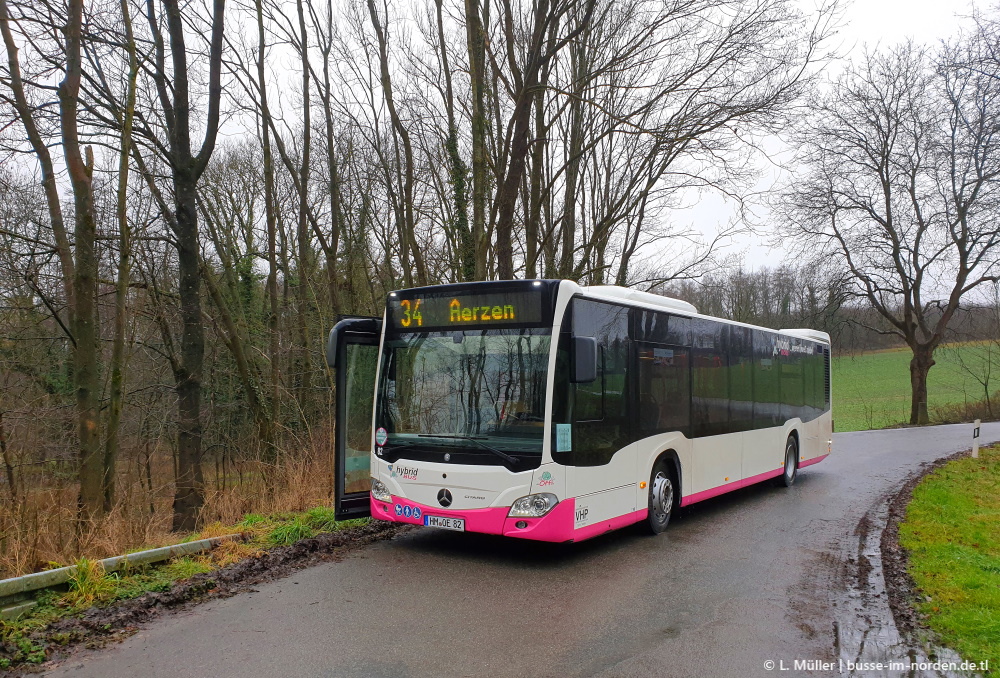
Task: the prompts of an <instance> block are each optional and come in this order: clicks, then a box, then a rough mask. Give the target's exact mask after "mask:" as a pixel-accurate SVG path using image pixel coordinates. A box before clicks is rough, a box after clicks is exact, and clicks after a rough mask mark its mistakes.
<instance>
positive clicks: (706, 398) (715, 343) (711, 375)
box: [691, 319, 729, 438]
mask: <svg viewBox="0 0 1000 678" xmlns="http://www.w3.org/2000/svg"><path fill="white" fill-rule="evenodd" d="M728 329H729V326H728V325H726V324H725V323H719V322H714V321H712V320H702V319H695V320H692V322H691V343H692V350H691V363H692V370H691V372H692V375H691V379H692V382H691V385H692V388H691V428H692V435H693V437H695V438H698V437H701V436H713V435H719V434H720V433H728V432H729V376H728V371H729V353H728V351H727V349H726V344H727V343H728V342H727V339H728V337H729V332H728Z"/></svg>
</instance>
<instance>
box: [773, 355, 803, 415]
mask: <svg viewBox="0 0 1000 678" xmlns="http://www.w3.org/2000/svg"><path fill="white" fill-rule="evenodd" d="M779 345H780V347H781V348H780V350H779V351H778V353H779V357H780V358H781V405H782V407H781V418H782V419H783V420H784V421H788V420H789V419H794V418H795V417H801V416H802V406H803V405H804V404H805V358H804V356H803V355H802V353H800V352H799V349H800V348H801V342H800V340H798V339H788V338H785V337H781V339H780V342H779ZM786 346H787V348H785V347H786Z"/></svg>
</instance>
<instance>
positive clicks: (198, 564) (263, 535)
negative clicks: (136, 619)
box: [0, 507, 369, 669]
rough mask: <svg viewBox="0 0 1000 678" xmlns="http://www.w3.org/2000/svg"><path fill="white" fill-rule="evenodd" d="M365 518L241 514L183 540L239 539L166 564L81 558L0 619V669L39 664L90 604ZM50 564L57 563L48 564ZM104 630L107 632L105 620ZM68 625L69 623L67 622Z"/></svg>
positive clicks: (323, 513)
mask: <svg viewBox="0 0 1000 678" xmlns="http://www.w3.org/2000/svg"><path fill="white" fill-rule="evenodd" d="M368 522H369V520H368V519H360V520H345V521H340V522H338V521H336V520H335V519H334V513H333V509H330V508H326V507H317V508H314V509H310V510H309V511H305V512H303V513H278V514H273V515H267V516H265V515H260V514H247V515H246V516H244V518H243V520H242V521H241V522H240V523H238V524H236V525H222V524H221V523H215V524H212V525H208V526H206V527H205V529H203V530H202V531H201V532H199V533H197V534H193V535H190V537H189V539H203V538H207V537H213V536H220V535H226V534H234V533H243V534H244V536H245V537H246V539H245V540H243V541H232V542H225V543H223V544H221V545H219V546H218V547H216V548H215V549H213V550H212V551H209V552H207V553H204V554H200V555H195V556H185V557H183V558H176V559H174V560H171V561H168V562H166V563H162V564H157V565H150V566H139V567H132V568H127V569H124V570H119V571H116V572H111V573H107V572H104V570H103V568H102V567H101V564H100V561H98V560H88V559H86V558H82V559H80V560H79V561H77V563H76V567H77V571H76V573H75V574H74V576H73V577H72V578H71V579H70V582H69V587H68V590H65V591H56V590H44V591H41V592H40V593H39V594H38V595H37V596H36V600H37V602H38V605H37V606H36V607H34V608H32V610H31V611H30V612H29V613H28V614H26V615H24V616H22V617H20V618H18V619H16V620H13V621H0V669H8V668H11V667H15V666H18V665H23V664H40V663H42V662H44V661H45V660H46V659H48V658H49V656H50V655H51V653H52V651H53V650H55V649H57V648H58V647H59V646H61V645H66V644H69V643H71V642H73V641H75V640H78V638H75V637H74V634H73V633H60V632H59V631H53V629H54V628H56V627H58V626H59V625H60V624H61V623H63V624H64V625H65V622H67V621H68V620H70V619H73V618H76V619H82V618H84V617H85V616H88V615H89V616H90V617H93V616H95V615H94V614H93V613H94V610H95V608H97V609H99V608H106V607H109V606H112V605H114V604H115V603H119V602H121V601H127V600H131V599H134V598H138V597H140V596H142V595H144V594H147V593H160V592H166V591H169V590H171V589H172V588H173V587H174V585H175V584H177V583H178V582H183V581H186V580H188V579H191V578H192V577H195V576H196V575H200V574H207V573H212V572H213V571H216V570H219V569H221V568H226V567H228V566H231V565H235V564H237V563H239V562H241V561H243V560H246V559H251V558H259V557H261V556H263V555H264V554H265V553H266V552H267V550H268V549H273V548H274V547H279V546H286V545H290V544H294V543H296V542H299V541H300V540H303V539H309V538H311V537H315V536H316V535H319V534H323V533H335V532H340V531H343V530H346V529H348V528H353V527H360V526H362V525H365V524H367V523H368ZM52 565H53V567H58V566H61V565H60V564H59V563H52ZM106 626H107V628H106V629H104V630H106V631H109V632H110V631H112V630H113V629H112V628H111V624H107V625H106ZM67 627H72V624H69V625H67Z"/></svg>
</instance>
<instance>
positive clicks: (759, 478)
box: [681, 454, 828, 506]
mask: <svg viewBox="0 0 1000 678" xmlns="http://www.w3.org/2000/svg"><path fill="white" fill-rule="evenodd" d="M827 456H828V455H826V454H824V455H823V456H821V457H813V458H812V459H807V460H805V461H801V462H799V468H803V467H805V466H812V465H813V464H817V463H819V462H821V461H823V460H824V459H826V458H827ZM782 473H784V469H783V468H779V469H775V470H773V471H766V472H764V473H759V474H757V475H755V476H750V477H749V478H744V479H743V480H737V481H735V482H732V483H726V484H725V485H719V486H718V487H713V488H711V489H708V490H704V491H702V492H695V493H694V494H689V495H688V496H686V497H683V498H681V506H689V505H691V504H694V503H696V502H699V501H704V500H705V499H711V498H712V497H718V496H719V495H720V494H725V493H726V492H732V491H733V490H739V489H741V488H744V487H749V486H750V485H756V484H757V483H761V482H764V481H765V480H769V479H771V478H777V477H778V476H780V475H781V474H782Z"/></svg>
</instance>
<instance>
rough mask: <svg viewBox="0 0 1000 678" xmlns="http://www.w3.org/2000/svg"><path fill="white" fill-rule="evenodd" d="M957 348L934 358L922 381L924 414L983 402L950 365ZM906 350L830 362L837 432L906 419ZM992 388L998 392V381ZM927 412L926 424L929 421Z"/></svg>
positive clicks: (953, 364)
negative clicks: (924, 382) (924, 383)
mask: <svg viewBox="0 0 1000 678" xmlns="http://www.w3.org/2000/svg"><path fill="white" fill-rule="evenodd" d="M962 350H963V347H962V346H960V345H951V346H946V347H943V348H941V349H938V351H937V352H936V353H935V360H936V361H937V364H936V365H935V366H934V367H932V368H931V371H930V374H929V376H928V385H927V399H928V408H929V409H931V410H933V408H934V407H938V406H941V405H951V404H960V403H964V402H966V401H970V402H971V401H977V400H981V399H982V398H983V394H982V387H981V386H980V384H979V383H978V382H977V381H976V380H975V379H974V378H973V377H972V376H970V375H968V374H964V373H963V372H962V370H961V369H960V368H959V366H958V363H957V361H956V360H955V359H954V353H955V352H956V351H962ZM910 356H911V353H910V350H909V349H908V348H902V349H892V350H887V351H875V352H872V353H862V354H859V355H855V356H839V357H835V358H834V359H833V375H832V378H833V386H832V388H833V420H834V423H835V425H836V427H837V430H838V431H864V430H868V429H875V428H884V427H886V426H893V425H895V424H902V423H906V422H908V421H909V419H910ZM996 388H1000V378H998V379H997V384H996ZM933 416H934V415H933V412H932V413H931V418H932V419H933Z"/></svg>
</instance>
